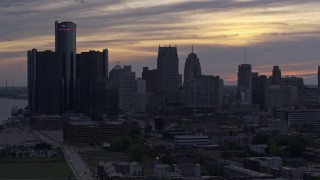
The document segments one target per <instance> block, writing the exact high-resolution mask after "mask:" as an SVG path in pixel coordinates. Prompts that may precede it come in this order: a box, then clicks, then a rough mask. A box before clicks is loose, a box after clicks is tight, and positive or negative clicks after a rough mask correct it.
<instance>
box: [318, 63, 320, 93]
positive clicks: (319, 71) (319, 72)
mask: <svg viewBox="0 0 320 180" xmlns="http://www.w3.org/2000/svg"><path fill="white" fill-rule="evenodd" d="M318 92H320V66H318Z"/></svg>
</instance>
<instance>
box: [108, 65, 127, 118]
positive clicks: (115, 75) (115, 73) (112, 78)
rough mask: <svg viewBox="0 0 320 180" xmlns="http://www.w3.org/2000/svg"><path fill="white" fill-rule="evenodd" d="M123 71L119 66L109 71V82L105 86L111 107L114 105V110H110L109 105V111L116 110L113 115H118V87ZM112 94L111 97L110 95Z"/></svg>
mask: <svg viewBox="0 0 320 180" xmlns="http://www.w3.org/2000/svg"><path fill="white" fill-rule="evenodd" d="M122 71H124V69H123V67H122V66H120V65H118V64H117V65H116V66H115V67H114V68H112V69H111V71H110V72H109V81H108V85H107V96H108V98H107V99H109V100H111V101H112V102H113V103H112V104H113V105H116V106H115V107H116V109H115V108H112V107H111V105H110V107H109V110H111V109H113V110H117V111H116V113H115V114H113V115H118V111H119V86H120V73H121V72H122ZM111 94H112V95H111Z"/></svg>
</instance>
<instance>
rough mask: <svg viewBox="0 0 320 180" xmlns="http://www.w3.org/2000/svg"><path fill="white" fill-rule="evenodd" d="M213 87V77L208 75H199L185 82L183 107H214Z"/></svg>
mask: <svg viewBox="0 0 320 180" xmlns="http://www.w3.org/2000/svg"><path fill="white" fill-rule="evenodd" d="M215 85H216V84H215V77H214V76H209V75H199V76H197V77H196V78H193V79H191V80H188V81H185V82H184V85H183V105H184V106H185V107H214V106H215V101H214V98H215V94H214V92H215V91H214V90H215Z"/></svg>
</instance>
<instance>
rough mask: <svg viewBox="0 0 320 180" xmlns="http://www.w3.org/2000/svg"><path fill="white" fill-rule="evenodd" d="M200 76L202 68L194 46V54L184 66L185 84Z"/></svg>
mask: <svg viewBox="0 0 320 180" xmlns="http://www.w3.org/2000/svg"><path fill="white" fill-rule="evenodd" d="M199 75H201V66H200V62H199V58H198V56H197V54H195V53H194V52H193V46H192V52H191V53H190V54H189V55H188V58H187V59H186V63H185V65H184V82H186V81H189V80H191V79H194V78H196V77H197V76H199Z"/></svg>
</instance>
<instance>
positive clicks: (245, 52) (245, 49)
mask: <svg viewBox="0 0 320 180" xmlns="http://www.w3.org/2000/svg"><path fill="white" fill-rule="evenodd" d="M243 51H244V52H243V59H244V63H245V64H247V47H246V46H245V47H244V49H243Z"/></svg>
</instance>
